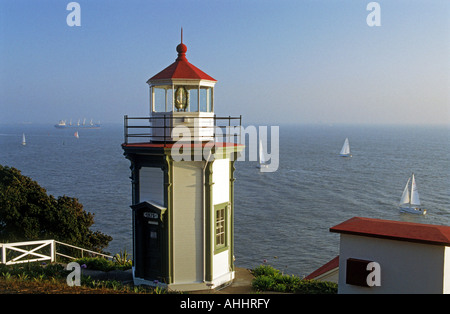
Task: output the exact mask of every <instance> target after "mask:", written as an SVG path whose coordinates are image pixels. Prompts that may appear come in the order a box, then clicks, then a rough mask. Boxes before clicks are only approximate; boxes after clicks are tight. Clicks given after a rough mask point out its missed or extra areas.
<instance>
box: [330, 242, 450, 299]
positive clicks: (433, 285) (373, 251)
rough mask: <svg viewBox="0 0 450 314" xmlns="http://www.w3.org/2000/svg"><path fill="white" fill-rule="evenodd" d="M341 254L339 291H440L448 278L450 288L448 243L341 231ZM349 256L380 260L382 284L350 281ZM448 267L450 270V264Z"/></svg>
mask: <svg viewBox="0 0 450 314" xmlns="http://www.w3.org/2000/svg"><path fill="white" fill-rule="evenodd" d="M339 255H340V256H339V285H338V292H339V293H407V294H409V293H436V294H438V293H439V294H440V293H443V292H444V283H443V282H444V281H445V285H446V287H447V288H446V289H448V287H449V279H445V280H443V278H444V258H445V257H447V258H448V257H449V256H450V254H449V252H448V248H446V247H444V246H438V245H428V244H420V243H412V242H406V241H395V240H388V239H379V238H372V237H364V236H355V235H347V234H341V240H340V253H339ZM444 255H446V256H444ZM348 258H356V259H363V260H368V261H374V262H377V263H379V264H380V268H381V286H379V287H376V286H375V287H359V286H354V285H349V284H346V261H347V259H348ZM447 264H448V263H447ZM445 269H446V271H448V270H449V266H448V265H447V266H445ZM448 276H449V275H448V274H447V277H448Z"/></svg>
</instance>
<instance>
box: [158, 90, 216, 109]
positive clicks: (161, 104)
mask: <svg viewBox="0 0 450 314" xmlns="http://www.w3.org/2000/svg"><path fill="white" fill-rule="evenodd" d="M182 90H183V92H185V93H186V95H184V97H185V98H186V106H185V108H184V107H181V106H179V105H177V104H178V102H179V101H180V100H181V98H182V97H181V95H180V94H182ZM150 93H151V96H150V102H151V108H152V109H151V110H152V112H172V111H175V112H177V111H185V112H214V106H213V89H212V87H209V86H189V85H173V86H152V87H151V89H150ZM173 104H175V106H174V105H173Z"/></svg>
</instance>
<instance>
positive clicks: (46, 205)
mask: <svg viewBox="0 0 450 314" xmlns="http://www.w3.org/2000/svg"><path fill="white" fill-rule="evenodd" d="M93 224H94V214H91V213H89V212H86V211H84V210H83V205H82V204H80V203H79V202H78V200H77V199H76V198H72V197H68V196H60V197H58V198H57V199H56V198H55V197H54V196H52V195H48V194H47V192H46V190H45V189H44V188H42V187H41V186H40V185H39V184H38V183H37V182H36V181H33V180H32V179H31V178H29V177H26V176H24V175H22V174H21V173H20V171H19V170H17V169H15V168H12V167H7V166H2V165H0V242H6V241H8V242H15V241H31V240H44V239H55V240H57V241H61V242H65V243H68V244H72V245H75V246H80V247H83V248H86V249H90V250H97V251H102V250H103V249H104V248H105V247H107V246H108V244H109V242H110V241H111V240H112V237H110V236H108V235H106V234H103V233H101V232H99V231H95V232H93V231H92V230H90V229H89V227H91V226H92V225H93Z"/></svg>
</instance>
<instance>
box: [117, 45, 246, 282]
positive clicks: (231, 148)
mask: <svg viewBox="0 0 450 314" xmlns="http://www.w3.org/2000/svg"><path fill="white" fill-rule="evenodd" d="M176 51H177V53H178V57H177V58H176V60H175V62H174V63H172V64H171V65H169V66H168V67H167V68H165V69H164V70H162V71H161V72H159V73H157V74H156V75H154V76H153V77H151V78H150V79H149V80H148V81H147V83H148V85H149V87H150V101H149V103H150V117H128V116H125V120H124V130H125V142H124V144H122V148H123V149H124V155H125V156H126V158H128V159H129V160H130V162H131V167H130V169H131V180H132V205H131V208H132V217H133V276H134V282H135V284H147V285H156V284H157V285H163V286H166V287H168V288H170V289H173V290H180V291H189V290H204V289H211V288H217V287H220V286H222V285H226V284H228V283H230V282H231V281H232V280H233V279H234V243H233V242H234V241H233V240H234V236H233V232H234V226H233V216H234V204H233V203H234V202H233V197H234V196H233V195H234V181H235V178H234V171H235V167H234V163H235V161H236V160H237V157H238V154H239V153H240V152H241V151H242V150H243V148H244V146H243V145H241V144H238V143H239V142H240V141H239V140H237V141H234V140H233V139H230V137H225V139H224V138H222V137H218V133H220V132H217V130H218V128H219V127H220V126H233V125H234V126H236V122H238V123H239V124H238V126H240V125H241V118H240V117H226V118H221V117H217V116H216V115H215V114H214V87H215V84H216V82H217V81H216V80H215V79H214V78H212V77H211V76H209V75H208V74H206V73H205V72H203V71H201V70H200V69H198V68H197V67H195V66H194V65H192V64H191V63H189V62H188V60H187V58H186V52H187V47H186V45H185V44H183V40H181V43H180V44H179V45H178V46H177V47H176ZM179 130H184V131H187V132H184V133H183V136H182V137H180V136H179V132H178V131H179ZM186 134H187V135H186ZM181 151H182V153H183V156H184V158H182V159H181V160H180V156H179V154H180V152H181Z"/></svg>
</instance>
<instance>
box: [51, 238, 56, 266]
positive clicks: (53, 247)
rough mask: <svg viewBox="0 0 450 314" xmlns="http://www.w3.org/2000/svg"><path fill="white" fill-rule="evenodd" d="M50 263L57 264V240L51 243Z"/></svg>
mask: <svg viewBox="0 0 450 314" xmlns="http://www.w3.org/2000/svg"><path fill="white" fill-rule="evenodd" d="M50 262H52V263H53V262H56V244H55V240H51V242H50Z"/></svg>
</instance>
